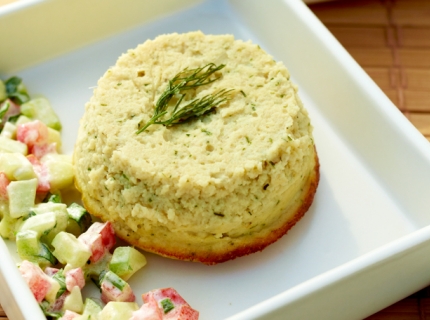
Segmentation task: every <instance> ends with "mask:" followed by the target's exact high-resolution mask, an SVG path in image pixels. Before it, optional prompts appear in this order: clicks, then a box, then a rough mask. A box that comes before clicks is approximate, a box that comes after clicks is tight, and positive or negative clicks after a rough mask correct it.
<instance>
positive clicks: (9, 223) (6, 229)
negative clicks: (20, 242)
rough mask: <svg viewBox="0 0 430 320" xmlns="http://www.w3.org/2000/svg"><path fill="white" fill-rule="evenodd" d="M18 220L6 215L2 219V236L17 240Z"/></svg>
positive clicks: (0, 233)
mask: <svg viewBox="0 0 430 320" xmlns="http://www.w3.org/2000/svg"><path fill="white" fill-rule="evenodd" d="M17 221H18V219H14V218H12V217H11V216H9V215H4V216H3V218H2V219H1V221H0V236H1V237H2V238H4V239H10V240H15V230H16V223H17Z"/></svg>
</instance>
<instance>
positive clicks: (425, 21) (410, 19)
mask: <svg viewBox="0 0 430 320" xmlns="http://www.w3.org/2000/svg"><path fill="white" fill-rule="evenodd" d="M391 16H392V18H391V19H392V22H393V23H394V24H397V25H400V26H420V27H423V26H426V27H430V18H429V17H430V1H427V0H396V1H395V2H394V5H393V6H392V11H391Z"/></svg>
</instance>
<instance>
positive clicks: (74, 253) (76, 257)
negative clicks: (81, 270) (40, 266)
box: [51, 231, 91, 268]
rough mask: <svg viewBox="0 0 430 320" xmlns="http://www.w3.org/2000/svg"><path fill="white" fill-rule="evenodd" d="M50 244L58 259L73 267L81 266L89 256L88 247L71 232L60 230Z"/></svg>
mask: <svg viewBox="0 0 430 320" xmlns="http://www.w3.org/2000/svg"><path fill="white" fill-rule="evenodd" d="M51 244H52V246H53V247H54V248H55V250H54V252H53V254H54V256H55V257H56V258H57V259H58V261H60V262H61V263H63V264H66V263H67V264H69V265H70V266H71V267H73V268H78V267H83V266H84V265H85V264H86V262H87V261H88V259H89V258H90V256H91V251H90V249H88V247H87V246H86V245H85V244H83V243H82V242H81V241H79V240H78V239H77V238H76V237H75V236H74V235H73V234H71V233H67V232H64V231H61V232H60V233H58V234H57V235H56V236H55V238H54V239H53V240H52V243H51Z"/></svg>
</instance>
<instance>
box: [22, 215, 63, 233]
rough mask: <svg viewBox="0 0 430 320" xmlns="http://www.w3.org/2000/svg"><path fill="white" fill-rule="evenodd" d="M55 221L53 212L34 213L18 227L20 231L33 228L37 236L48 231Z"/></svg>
mask: <svg viewBox="0 0 430 320" xmlns="http://www.w3.org/2000/svg"><path fill="white" fill-rule="evenodd" d="M56 223H57V219H56V215H55V212H47V213H44V214H39V215H34V216H32V217H30V218H28V219H26V220H25V221H24V222H23V224H22V225H21V227H20V231H25V230H33V231H36V232H37V235H38V237H40V236H41V235H42V234H44V233H48V232H49V231H50V230H51V229H52V228H54V227H55V225H56Z"/></svg>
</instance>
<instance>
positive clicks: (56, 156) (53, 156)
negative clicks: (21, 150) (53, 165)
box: [40, 153, 73, 164]
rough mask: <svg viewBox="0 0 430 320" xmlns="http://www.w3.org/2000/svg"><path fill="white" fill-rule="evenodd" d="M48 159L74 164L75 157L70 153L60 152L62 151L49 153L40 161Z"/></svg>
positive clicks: (43, 161)
mask: <svg viewBox="0 0 430 320" xmlns="http://www.w3.org/2000/svg"><path fill="white" fill-rule="evenodd" d="M48 161H53V162H67V163H70V164H73V158H72V156H70V155H68V154H60V153H47V154H46V155H44V156H43V157H42V159H40V162H42V163H45V162H48Z"/></svg>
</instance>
